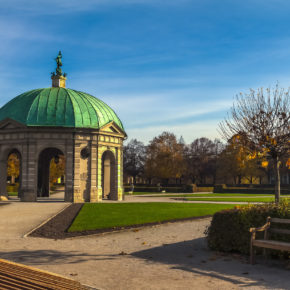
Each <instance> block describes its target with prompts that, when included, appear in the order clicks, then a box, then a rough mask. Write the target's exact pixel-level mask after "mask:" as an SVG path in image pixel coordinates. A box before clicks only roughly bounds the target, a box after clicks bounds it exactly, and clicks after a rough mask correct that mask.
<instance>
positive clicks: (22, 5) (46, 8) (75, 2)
mask: <svg viewBox="0 0 290 290" xmlns="http://www.w3.org/2000/svg"><path fill="white" fill-rule="evenodd" d="M189 1H190V0H179V1H178V3H177V1H175V0H167V1H166V2H164V1H161V0H82V1H79V0H62V1H59V0H50V1H49V0H9V1H7V0H0V6H1V8H2V9H4V8H7V9H14V10H20V11H25V12H30V13H31V14H47V15H50V14H55V15H57V14H65V13H72V12H84V11H92V10H98V9H103V8H107V7H109V8H110V7H112V6H127V5H138V4H140V5H151V6H160V5H162V6H164V5H166V6H168V5H178V6H180V5H182V4H183V3H187V2H189Z"/></svg>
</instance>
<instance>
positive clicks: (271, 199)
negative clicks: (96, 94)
mask: <svg viewBox="0 0 290 290" xmlns="http://www.w3.org/2000/svg"><path fill="white" fill-rule="evenodd" d="M282 199H288V200H289V198H285V197H284V198H283V197H282ZM186 200H187V201H216V202H222V201H227V202H274V201H275V198H274V197H233V196H232V197H224V198H222V197H217V198H212V197H210V198H204V197H200V198H186Z"/></svg>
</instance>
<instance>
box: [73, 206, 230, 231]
mask: <svg viewBox="0 0 290 290" xmlns="http://www.w3.org/2000/svg"><path fill="white" fill-rule="evenodd" d="M234 206H235V205H234V204H230V205H224V204H181V203H178V204H177V203H155V202H154V203H118V204H94V203H86V204H85V205H84V206H83V208H82V209H81V211H80V213H79V214H78V216H77V217H76V219H75V220H74V222H73V224H72V225H71V227H70V228H69V232H76V231H84V230H97V229H109V228H114V227H126V226H132V225H141V224H145V223H156V222H162V221H169V220H176V219H183V218H190V217H199V216H206V215H213V214H214V213H215V212H217V211H220V210H223V209H227V208H233V207H234Z"/></svg>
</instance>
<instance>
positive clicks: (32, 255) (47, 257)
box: [0, 250, 119, 265]
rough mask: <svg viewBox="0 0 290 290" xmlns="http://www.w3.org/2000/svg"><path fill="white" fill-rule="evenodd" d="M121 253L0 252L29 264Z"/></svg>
mask: <svg viewBox="0 0 290 290" xmlns="http://www.w3.org/2000/svg"><path fill="white" fill-rule="evenodd" d="M118 256H119V255H90V254H88V253H83V252H78V251H70V252H63V251H56V250H35V251H31V250H23V251H12V252H0V258H1V259H5V260H10V261H13V262H16V263H23V264H27V265H58V264H77V263H82V262H87V261H90V260H91V261H97V260H98V261H100V260H104V261H105V260H113V259H116V258H118Z"/></svg>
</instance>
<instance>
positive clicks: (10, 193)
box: [8, 192, 18, 196]
mask: <svg viewBox="0 0 290 290" xmlns="http://www.w3.org/2000/svg"><path fill="white" fill-rule="evenodd" d="M8 196H18V192H8Z"/></svg>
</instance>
